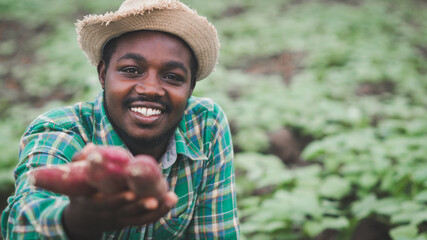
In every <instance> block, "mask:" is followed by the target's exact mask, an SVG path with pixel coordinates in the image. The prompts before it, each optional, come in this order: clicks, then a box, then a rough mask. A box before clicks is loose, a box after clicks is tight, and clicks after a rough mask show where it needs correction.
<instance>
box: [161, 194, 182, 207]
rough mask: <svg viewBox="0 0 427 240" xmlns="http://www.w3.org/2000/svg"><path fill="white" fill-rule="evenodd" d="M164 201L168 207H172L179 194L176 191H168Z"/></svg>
mask: <svg viewBox="0 0 427 240" xmlns="http://www.w3.org/2000/svg"><path fill="white" fill-rule="evenodd" d="M163 201H164V204H165V205H166V206H167V207H168V208H172V207H173V206H175V204H176V203H177V202H178V196H177V195H176V194H175V193H174V192H168V193H167V194H166V195H165V197H164V199H163Z"/></svg>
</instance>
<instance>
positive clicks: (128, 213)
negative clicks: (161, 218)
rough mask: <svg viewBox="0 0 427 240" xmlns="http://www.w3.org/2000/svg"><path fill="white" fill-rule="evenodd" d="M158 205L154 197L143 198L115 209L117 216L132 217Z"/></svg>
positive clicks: (151, 209) (154, 208)
mask: <svg viewBox="0 0 427 240" xmlns="http://www.w3.org/2000/svg"><path fill="white" fill-rule="evenodd" d="M158 207H159V201H158V200H157V199H156V198H154V197H149V198H143V199H140V200H138V201H135V202H134V203H131V204H128V205H126V206H124V207H122V208H121V209H118V210H117V216H118V217H123V218H126V217H134V216H139V215H141V214H144V213H146V212H147V211H153V210H156V209H157V208H158Z"/></svg>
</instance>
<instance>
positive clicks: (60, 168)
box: [28, 161, 96, 196]
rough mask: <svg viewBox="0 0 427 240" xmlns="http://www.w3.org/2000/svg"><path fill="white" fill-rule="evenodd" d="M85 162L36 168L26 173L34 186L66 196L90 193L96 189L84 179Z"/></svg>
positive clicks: (85, 173)
mask: <svg viewBox="0 0 427 240" xmlns="http://www.w3.org/2000/svg"><path fill="white" fill-rule="evenodd" d="M87 166H88V165H87V162H85V161H79V162H74V163H71V164H63V165H54V166H46V167H40V168H36V169H34V170H32V171H30V172H29V173H28V177H29V181H30V183H31V184H33V185H34V186H36V187H40V188H44V189H46V190H49V191H52V192H55V193H60V194H65V195H68V196H82V195H90V194H92V193H94V192H95V191H96V189H95V188H94V187H92V186H91V185H90V184H89V183H88V182H87V181H86V175H87V172H86V171H87Z"/></svg>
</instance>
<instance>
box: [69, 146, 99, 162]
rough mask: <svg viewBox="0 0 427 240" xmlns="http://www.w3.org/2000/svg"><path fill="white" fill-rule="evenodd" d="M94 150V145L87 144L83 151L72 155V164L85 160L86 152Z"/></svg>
mask: <svg viewBox="0 0 427 240" xmlns="http://www.w3.org/2000/svg"><path fill="white" fill-rule="evenodd" d="M94 148H96V146H95V144H93V143H88V144H87V145H86V146H85V147H84V148H83V150H81V151H80V152H77V153H76V154H74V156H73V157H72V158H71V161H72V162H76V161H81V160H85V159H86V157H87V154H88V152H90V151H91V150H92V149H94Z"/></svg>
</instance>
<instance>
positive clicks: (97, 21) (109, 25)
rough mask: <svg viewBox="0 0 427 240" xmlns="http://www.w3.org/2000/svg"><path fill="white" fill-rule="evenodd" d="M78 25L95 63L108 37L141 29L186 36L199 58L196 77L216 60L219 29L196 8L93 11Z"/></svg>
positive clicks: (203, 75)
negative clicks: (121, 11) (94, 13)
mask: <svg viewBox="0 0 427 240" xmlns="http://www.w3.org/2000/svg"><path fill="white" fill-rule="evenodd" d="M189 13H190V14H189ZM76 25H77V34H78V41H79V44H80V47H81V48H82V50H83V51H84V52H85V53H86V55H87V57H88V58H89V60H90V62H91V63H92V64H93V65H95V66H96V65H98V64H99V61H100V60H101V57H102V48H103V46H104V44H105V43H106V42H107V41H108V40H110V39H112V38H114V37H117V36H120V35H122V34H124V33H127V32H132V31H138V30H154V31H161V32H167V33H171V34H173V35H176V36H177V37H179V38H181V39H182V40H184V41H185V42H186V43H187V44H188V45H189V46H190V48H191V49H192V50H193V52H194V55H195V56H196V58H197V61H198V66H199V68H198V71H197V74H196V80H201V79H204V78H206V77H207V76H208V75H209V74H210V73H211V72H212V71H213V69H214V67H215V65H216V63H217V59H218V53H219V47H220V46H219V41H218V36H217V32H216V30H215V28H214V27H213V26H212V24H210V23H209V22H208V21H207V19H206V18H204V17H201V16H199V15H197V14H196V13H195V12H194V13H193V12H189V11H187V10H181V9H161V10H152V11H145V12H140V13H128V14H125V15H123V14H121V15H117V16H116V17H114V14H113V13H110V14H106V15H101V16H99V15H90V16H88V17H86V18H85V19H84V20H83V21H80V22H78V23H77V24H76Z"/></svg>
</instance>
